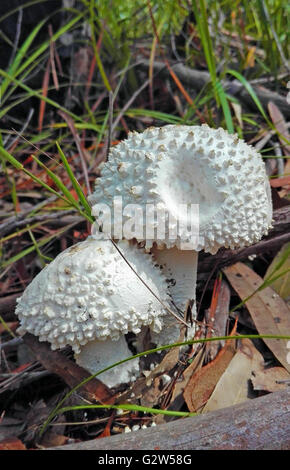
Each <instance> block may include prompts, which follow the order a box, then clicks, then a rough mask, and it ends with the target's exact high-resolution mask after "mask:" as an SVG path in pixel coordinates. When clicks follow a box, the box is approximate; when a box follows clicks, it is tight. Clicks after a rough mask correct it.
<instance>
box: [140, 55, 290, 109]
mask: <svg viewBox="0 0 290 470" xmlns="http://www.w3.org/2000/svg"><path fill="white" fill-rule="evenodd" d="M139 66H140V67H142V68H143V69H146V70H148V69H149V61H148V60H143V62H142V63H141V64H140V65H139ZM171 69H172V70H173V71H174V73H175V74H176V75H177V77H178V78H179V80H181V82H182V83H183V84H186V85H187V86H190V87H192V88H194V89H195V90H198V91H199V90H201V89H202V88H203V87H204V86H205V85H206V84H207V83H210V81H211V78H210V74H209V73H208V72H206V71H203V70H195V69H191V68H189V67H186V66H185V65H183V64H181V63H179V64H173V65H171ZM154 70H155V72H158V73H160V74H161V75H163V76H166V77H169V71H168V68H167V67H166V65H165V64H164V63H163V62H158V61H155V62H154ZM222 85H223V86H224V88H225V89H226V90H227V92H228V93H230V94H231V95H235V96H238V97H239V98H240V99H241V100H242V101H243V102H244V103H246V104H247V105H248V106H251V107H253V106H255V104H254V103H253V100H252V98H251V96H250V95H249V93H248V92H247V90H246V89H245V88H244V86H243V85H242V83H241V82H239V81H238V80H233V81H230V80H222ZM252 87H253V90H254V91H255V93H256V95H257V97H258V98H259V100H260V101H261V103H262V105H263V106H264V107H267V105H268V103H269V101H273V102H274V103H275V104H276V105H277V106H278V108H279V109H280V111H281V112H282V113H283V114H284V116H285V117H286V118H289V117H290V106H289V104H288V103H287V101H286V97H284V96H281V95H279V94H278V93H276V92H275V91H270V90H268V89H266V88H264V87H262V86H259V85H256V84H253V85H252Z"/></svg>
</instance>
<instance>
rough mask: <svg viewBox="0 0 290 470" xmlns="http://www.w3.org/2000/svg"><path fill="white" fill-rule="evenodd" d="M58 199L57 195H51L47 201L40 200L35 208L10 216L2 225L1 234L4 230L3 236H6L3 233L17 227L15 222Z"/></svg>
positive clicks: (0, 226)
mask: <svg viewBox="0 0 290 470" xmlns="http://www.w3.org/2000/svg"><path fill="white" fill-rule="evenodd" d="M56 199H57V196H51V197H49V198H48V199H46V200H45V201H41V202H39V203H38V204H36V205H35V206H34V207H33V208H31V207H30V208H29V209H26V210H25V211H23V212H21V213H20V214H17V216H15V215H14V216H12V217H9V218H8V219H6V220H5V222H3V223H2V224H1V225H0V235H1V231H2V237H3V236H4V235H3V233H4V234H6V233H9V232H10V231H12V230H13V227H15V223H17V222H18V221H19V220H23V219H24V218H25V217H26V216H27V215H28V214H30V213H31V212H35V211H37V210H38V209H41V208H42V207H43V206H46V205H48V204H51V203H52V202H54V201H55V200H56Z"/></svg>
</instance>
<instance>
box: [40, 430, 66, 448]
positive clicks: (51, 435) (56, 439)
mask: <svg viewBox="0 0 290 470" xmlns="http://www.w3.org/2000/svg"><path fill="white" fill-rule="evenodd" d="M68 440H69V438H68V437H67V436H63V435H62V434H57V433H55V432H54V431H47V432H46V433H45V435H44V436H43V439H41V442H40V446H41V447H44V448H47V447H58V446H63V445H65V444H66V443H67V441H68Z"/></svg>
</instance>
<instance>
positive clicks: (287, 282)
mask: <svg viewBox="0 0 290 470" xmlns="http://www.w3.org/2000/svg"><path fill="white" fill-rule="evenodd" d="M289 249H290V243H286V244H285V245H284V246H283V247H282V248H281V250H280V251H279V253H277V255H276V256H275V258H274V259H273V261H272V263H271V264H270V266H269V267H268V269H267V272H266V274H265V279H266V278H267V277H269V276H270V274H271V273H272V272H273V271H274V269H275V268H276V266H277V265H278V263H279V262H280V261H281V260H282V259H283V257H284V256H285V255H286V254H287V252H289ZM287 269H288V272H285V271H287ZM283 272H284V273H285V274H284V275H282V276H281V277H279V278H278V279H276V280H275V281H274V282H272V284H271V287H272V288H273V289H274V290H275V291H276V292H277V294H279V295H280V297H282V299H284V300H288V299H290V257H289V256H288V257H287V259H286V260H285V262H284V263H283V265H282V266H281V268H280V269H278V270H277V271H276V272H275V276H278V275H279V274H282V273H283Z"/></svg>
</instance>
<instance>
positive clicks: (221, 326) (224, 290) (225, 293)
mask: <svg viewBox="0 0 290 470" xmlns="http://www.w3.org/2000/svg"><path fill="white" fill-rule="evenodd" d="M230 297H231V293H230V288H229V286H228V284H227V283H226V282H225V281H221V283H220V288H219V290H218V297H217V301H216V304H215V307H214V310H213V309H212V305H211V308H210V309H209V312H208V315H209V316H210V318H209V319H207V318H206V323H207V324H208V323H209V322H210V321H211V319H213V325H212V327H213V330H214V336H224V335H225V334H226V326H227V321H228V317H229V305H230ZM222 346H224V341H222V340H221V341H213V342H209V343H206V344H205V349H206V356H207V358H209V359H210V360H211V361H212V360H213V359H214V358H215V357H216V355H217V353H218V351H219V350H220V349H221V347H222Z"/></svg>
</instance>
